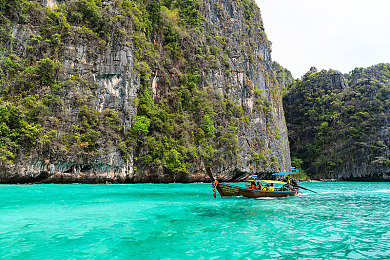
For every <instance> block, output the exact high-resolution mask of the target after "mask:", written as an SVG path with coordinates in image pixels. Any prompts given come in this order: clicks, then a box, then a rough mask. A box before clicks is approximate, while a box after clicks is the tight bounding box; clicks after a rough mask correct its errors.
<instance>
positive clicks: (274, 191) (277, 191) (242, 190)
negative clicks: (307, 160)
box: [206, 167, 299, 198]
mask: <svg viewBox="0 0 390 260" xmlns="http://www.w3.org/2000/svg"><path fill="white" fill-rule="evenodd" d="M206 172H207V174H208V175H209V177H210V179H211V181H212V184H213V188H214V189H217V191H218V192H219V194H220V195H221V197H232V196H243V197H247V198H261V197H288V196H295V195H297V194H298V192H299V188H298V186H292V185H291V186H290V185H289V184H288V183H286V182H281V181H272V180H251V181H249V182H255V183H256V184H258V189H256V188H253V185H254V184H253V183H251V185H248V184H246V185H245V187H240V186H236V185H231V184H226V183H219V182H218V180H217V179H215V178H214V177H213V174H212V173H211V170H210V168H209V167H206ZM260 183H266V184H267V185H260ZM273 184H282V185H283V187H273ZM270 185H271V186H270ZM256 186H257V185H256ZM214 197H215V191H214Z"/></svg>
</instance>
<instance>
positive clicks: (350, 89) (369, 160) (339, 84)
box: [284, 64, 390, 181]
mask: <svg viewBox="0 0 390 260" xmlns="http://www.w3.org/2000/svg"><path fill="white" fill-rule="evenodd" d="M389 80H390V65H389V64H378V65H376V66H372V67H370V68H366V69H363V68H360V69H355V70H354V71H352V72H351V73H350V74H349V75H347V76H345V75H343V74H341V73H340V72H337V71H320V72H317V71H310V72H308V73H307V74H305V75H304V76H303V77H302V79H301V80H298V81H296V82H294V84H293V85H292V87H291V88H290V89H289V91H288V94H287V95H286V96H285V98H284V105H285V109H286V120H287V125H288V128H289V138H290V140H291V151H292V156H293V157H297V158H300V159H303V161H304V165H303V168H306V169H308V170H309V174H311V176H316V177H321V178H336V179H342V180H371V181H388V180H390V151H389V147H390V140H389V127H390V124H389V116H390V113H389V112H390V110H389V109H390V106H389V102H388V100H389V98H390V96H389V95H390V88H389Z"/></svg>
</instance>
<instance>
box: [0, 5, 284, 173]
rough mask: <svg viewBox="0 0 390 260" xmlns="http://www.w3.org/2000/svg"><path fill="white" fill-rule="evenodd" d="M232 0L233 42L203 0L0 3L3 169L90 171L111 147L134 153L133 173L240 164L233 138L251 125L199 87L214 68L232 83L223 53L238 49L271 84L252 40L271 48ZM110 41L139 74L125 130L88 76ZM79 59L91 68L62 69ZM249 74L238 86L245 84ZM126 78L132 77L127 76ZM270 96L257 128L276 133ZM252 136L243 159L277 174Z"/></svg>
mask: <svg viewBox="0 0 390 260" xmlns="http://www.w3.org/2000/svg"><path fill="white" fill-rule="evenodd" d="M217 4H218V3H216V5H217ZM237 5H238V6H239V8H241V9H242V12H243V16H244V18H245V21H244V23H245V25H244V27H245V28H246V29H245V31H244V32H242V33H243V36H242V38H240V39H235V38H232V39H228V38H226V36H224V35H221V33H220V32H219V31H218V30H222V29H223V30H226V29H227V27H224V25H223V24H221V25H220V27H218V26H215V25H212V24H211V23H210V21H207V18H206V17H205V16H204V15H205V14H206V13H207V12H206V9H207V8H206V7H207V6H206V3H205V2H204V1H198V0H181V1H171V0H148V1H141V0H117V1H111V2H102V1H100V0H71V1H58V5H56V6H54V7H44V6H42V2H41V1H38V0H31V1H30V0H13V1H0V118H1V125H0V137H1V140H0V152H1V153H0V166H1V167H2V169H3V170H4V169H5V171H7V170H6V169H11V168H12V167H14V166H15V163H18V164H20V165H25V163H23V160H26V161H47V164H48V163H57V164H58V165H60V164H61V163H60V162H63V161H73V162H77V163H78V164H77V165H79V167H80V168H81V170H83V169H82V168H83V167H84V168H86V169H87V168H88V169H89V168H91V163H99V158H101V157H104V156H106V155H108V154H109V153H111V152H112V150H113V149H120V151H121V157H122V159H123V160H124V161H127V160H129V158H130V157H132V156H133V155H134V168H135V171H136V172H143V171H144V170H147V169H154V170H156V169H157V170H158V171H160V172H163V173H167V174H168V175H169V174H171V175H172V174H173V175H175V174H181V173H188V172H190V170H191V171H193V172H194V171H196V169H197V167H199V165H197V164H198V163H199V162H200V158H201V157H203V158H207V159H210V160H213V161H214V162H215V163H219V164H220V165H222V164H223V163H224V162H226V161H232V162H233V164H236V165H237V164H239V156H240V154H239V152H240V147H239V143H238V134H239V131H240V129H241V130H242V129H245V128H246V127H248V126H249V124H250V121H249V119H248V117H247V115H246V113H245V111H244V108H243V106H242V105H240V104H239V103H238V101H237V99H232V97H231V96H229V95H227V94H226V93H225V92H220V91H217V90H216V88H215V86H212V85H211V84H210V83H209V81H208V80H207V77H209V75H208V74H209V72H210V71H212V70H220V71H221V73H224V74H225V75H224V76H225V77H227V78H229V77H230V78H233V75H231V73H232V71H231V59H232V57H235V56H234V55H237V53H239V52H243V53H245V55H247V57H248V58H247V60H248V61H249V62H248V65H245V66H252V67H255V68H256V69H258V70H260V69H261V70H262V72H263V74H264V75H265V76H266V78H265V79H263V81H265V82H266V83H267V85H271V84H273V83H274V82H271V83H270V81H272V80H273V79H272V77H271V76H269V75H268V74H269V73H268V72H267V71H266V69H265V68H266V66H265V65H264V63H265V61H264V60H263V57H260V55H257V56H256V55H255V50H257V48H258V47H257V44H259V41H260V43H261V44H262V45H263V46H264V48H268V47H269V42H268V40H267V39H266V36H265V33H264V32H263V31H261V32H260V38H251V37H252V35H253V34H254V33H255V30H257V29H256V28H257V27H262V24H261V18H260V13H259V10H258V8H257V7H256V4H255V3H254V1H253V0H242V1H237ZM221 19H222V18H221ZM256 23H257V25H256ZM254 25H256V26H254ZM257 33H258V32H257ZM15 35H17V37H15ZM237 41H238V42H237ZM243 41H246V42H245V44H243ZM69 46H72V47H71V48H69ZM79 46H82V48H81V51H83V52H86V53H87V55H86V56H87V61H85V60H84V59H85V58H79V59H76V60H75V61H72V62H69V60H67V59H68V56H69V52H70V51H72V48H73V49H76V48H79V49H78V53H81V51H80V47H79ZM117 46H119V47H120V48H122V49H123V48H129V49H131V51H132V53H133V55H134V67H133V68H131V67H130V68H129V67H128V68H127V69H131V70H132V71H133V72H134V75H138V76H139V78H138V79H139V82H138V84H139V90H138V93H137V97H136V98H135V99H134V100H133V101H134V102H133V103H134V104H133V105H134V106H136V111H137V112H136V115H134V119H133V120H132V122H131V124H132V125H133V126H132V127H131V128H127V127H125V122H124V121H125V119H124V118H123V116H122V114H120V113H125V112H123V111H117V110H114V109H111V108H107V107H106V108H103V109H99V105H96V104H97V103H98V102H97V101H98V96H99V95H100V94H101V95H102V90H99V89H98V84H97V83H96V81H95V78H94V76H93V77H92V76H91V74H92V73H95V74H96V73H97V72H96V66H98V65H99V64H98V61H102V59H103V58H102V57H104V55H105V54H106V53H108V52H109V51H110V50H112V49H114V48H116V47H117ZM233 51H234V52H235V53H232V52H233ZM76 53H77V51H76ZM67 55H68V56H67ZM77 55H78V54H77ZM66 62H68V63H66ZM81 62H84V63H86V64H92V65H91V68H89V71H86V70H81V69H79V70H77V69H74V71H73V72H71V73H70V72H69V71H70V69H69V68H74V67H75V66H77V63H81ZM235 73H239V72H235ZM248 76H249V74H248V73H247V75H245V82H246V83H245V84H247V85H248V87H250V88H252V89H253V88H255V87H256V86H253V84H252V83H251V82H250V80H249V79H247V78H248ZM98 77H101V78H103V79H110V78H112V77H114V76H113V75H112V74H111V72H110V73H106V74H104V75H98ZM243 77H244V76H243ZM98 79H100V78H98ZM157 79H158V80H157ZM128 80H129V81H134V82H136V76H134V78H132V79H128ZM156 84H158V88H157V87H156ZM264 84H265V83H264ZM225 88H226V90H229V91H231V86H225ZM252 91H253V90H252ZM99 93H100V94H99ZM259 93H260V92H259ZM278 95H279V96H280V90H279V89H277V87H275V89H273V92H272V93H270V94H267V95H266V96H265V95H264V94H262V95H260V94H259V95H256V100H255V101H256V109H257V111H258V112H257V113H258V114H260V115H262V114H264V116H265V117H266V118H267V120H268V121H267V129H265V130H266V131H267V134H271V133H272V131H275V132H278V131H279V130H278V129H276V130H275V129H274V130H273V129H271V127H272V126H273V125H271V123H272V124H274V123H275V122H274V118H272V116H271V111H272V106H277V105H278V104H272V102H273V101H272V100H276V102H279V101H277V97H278ZM271 99H272V100H271ZM270 102H271V103H270ZM96 108H98V109H96ZM126 113H127V112H126ZM126 115H128V114H126ZM270 126H271V127H270ZM277 136H279V135H277ZM277 139H278V140H279V139H280V136H279V137H278V138H277ZM256 143H258V144H259V145H256V144H254V145H253V154H254V155H256V156H257V157H256V156H255V157H253V162H256V163H257V164H259V165H262V167H263V166H264V169H265V168H269V167H272V168H274V169H277V168H278V167H279V163H278V160H280V161H281V159H280V158H276V156H275V155H273V154H272V151H271V150H270V149H268V148H267V147H265V145H264V143H263V141H258V142H256ZM115 163H119V162H114V164H115ZM57 164H56V165H57ZM61 165H62V164H61ZM46 167H47V165H46ZM58 167H59V166H58ZM137 169H138V170H137ZM69 171H70V170H69ZM79 171H80V169H79Z"/></svg>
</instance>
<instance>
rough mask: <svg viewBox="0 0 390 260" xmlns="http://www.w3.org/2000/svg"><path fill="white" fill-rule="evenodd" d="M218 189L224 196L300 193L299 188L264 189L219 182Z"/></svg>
mask: <svg viewBox="0 0 390 260" xmlns="http://www.w3.org/2000/svg"><path fill="white" fill-rule="evenodd" d="M217 190H218V192H219V194H220V195H221V196H222V197H232V196H243V197H247V198H261V197H288V196H295V195H297V194H298V190H292V191H264V190H252V189H247V188H242V187H238V186H234V185H230V184H223V183H221V184H220V183H218V185H217Z"/></svg>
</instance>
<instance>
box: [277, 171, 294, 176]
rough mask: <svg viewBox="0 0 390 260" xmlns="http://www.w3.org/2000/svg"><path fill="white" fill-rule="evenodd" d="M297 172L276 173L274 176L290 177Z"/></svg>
mask: <svg viewBox="0 0 390 260" xmlns="http://www.w3.org/2000/svg"><path fill="white" fill-rule="evenodd" d="M293 173H295V172H277V173H274V174H272V175H279V176H284V175H289V174H293Z"/></svg>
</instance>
